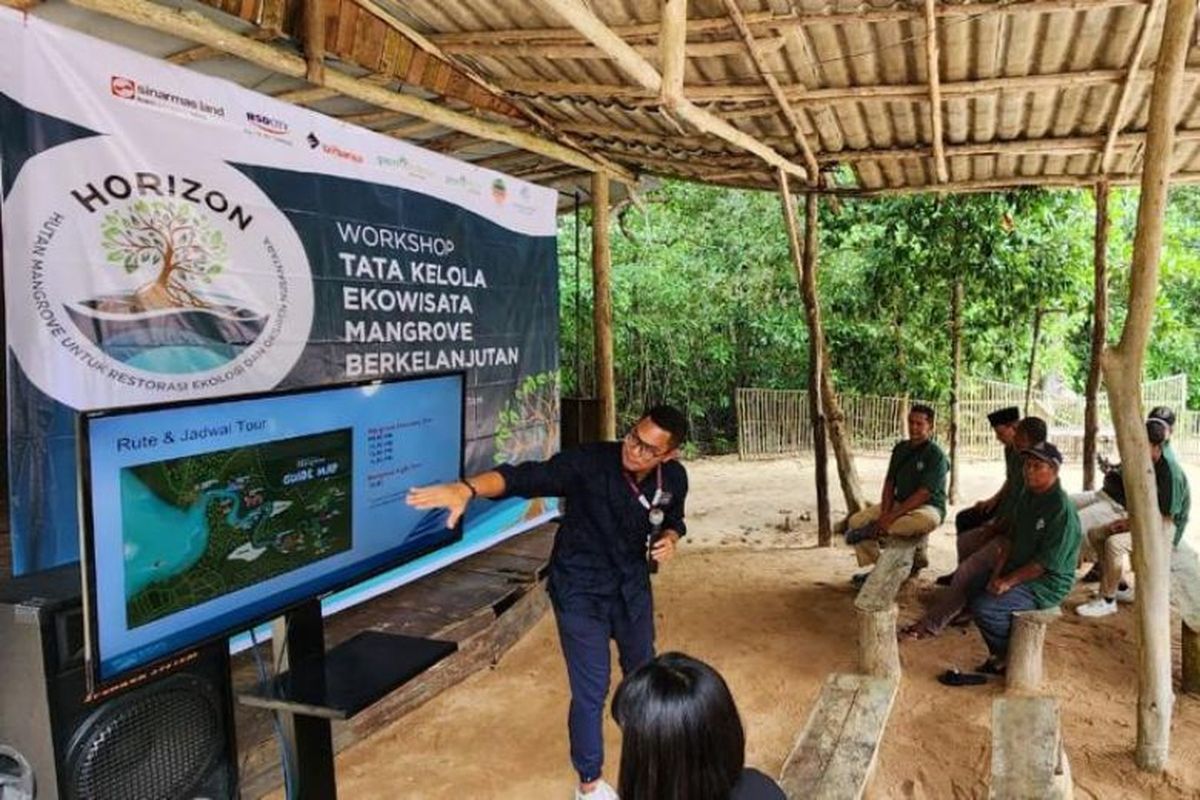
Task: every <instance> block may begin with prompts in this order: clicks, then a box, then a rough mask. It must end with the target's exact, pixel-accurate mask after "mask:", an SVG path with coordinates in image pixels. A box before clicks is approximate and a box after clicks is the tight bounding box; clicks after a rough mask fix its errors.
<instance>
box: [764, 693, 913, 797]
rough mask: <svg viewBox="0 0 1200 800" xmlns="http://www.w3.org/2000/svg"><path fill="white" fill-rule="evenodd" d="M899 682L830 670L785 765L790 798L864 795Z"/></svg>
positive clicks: (784, 777) (785, 784) (783, 783)
mask: <svg viewBox="0 0 1200 800" xmlns="http://www.w3.org/2000/svg"><path fill="white" fill-rule="evenodd" d="M898 686H899V684H898V683H897V682H896V681H894V680H887V679H884V678H876V677H871V676H868V675H850V674H845V673H839V674H835V675H831V676H830V677H829V678H828V680H826V681H825V685H824V686H822V687H821V694H820V696H818V698H817V705H816V707H815V708H813V710H812V713H811V714H810V715H809V717H808V722H807V723H806V724H805V725H804V728H803V730H801V732H800V736H799V737H798V738H797V740H796V745H795V747H793V748H792V752H791V754H790V755H789V756H788V758H787V761H786V762H785V763H784V766H783V774H782V776H781V777H780V785H781V786H782V787H783V791H784V793H785V794H786V795H787V796H788V797H789V798H792V800H858V798H860V797H862V796H863V792H864V791H865V790H866V786H867V783H868V782H869V781H870V779H871V773H872V772H873V771H874V768H875V757H876V755H877V754H878V752H879V742H880V740H882V738H883V731H884V728H885V726H886V725H887V718H888V715H889V714H890V713H891V710H892V702H893V701H894V700H895V699H896V691H897V688H898Z"/></svg>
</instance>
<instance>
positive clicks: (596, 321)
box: [592, 172, 617, 440]
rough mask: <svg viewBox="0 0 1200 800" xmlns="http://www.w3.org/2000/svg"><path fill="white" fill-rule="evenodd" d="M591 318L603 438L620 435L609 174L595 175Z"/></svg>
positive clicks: (598, 173) (593, 184)
mask: <svg viewBox="0 0 1200 800" xmlns="http://www.w3.org/2000/svg"><path fill="white" fill-rule="evenodd" d="M592 304H593V305H592V319H593V328H594V332H595V337H596V340H595V342H594V345H595V348H596V393H597V395H598V397H599V400H600V419H599V426H600V438H601V439H604V440H612V439H616V438H617V392H616V386H615V384H614V382H613V338H612V337H613V332H612V248H611V247H610V243H609V239H608V175H606V174H605V173H602V172H597V173H594V174H593V175H592Z"/></svg>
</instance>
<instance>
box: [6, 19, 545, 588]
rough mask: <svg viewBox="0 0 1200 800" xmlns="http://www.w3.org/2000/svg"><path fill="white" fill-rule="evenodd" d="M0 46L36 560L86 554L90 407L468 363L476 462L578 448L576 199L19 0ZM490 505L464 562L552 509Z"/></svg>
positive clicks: (24, 491) (11, 279)
mask: <svg viewBox="0 0 1200 800" xmlns="http://www.w3.org/2000/svg"><path fill="white" fill-rule="evenodd" d="M0 53H3V54H4V55H3V58H0V178H2V185H0V189H2V201H0V224H2V229H0V230H2V237H3V257H4V289H5V312H6V315H7V321H6V333H7V344H8V353H7V358H8V362H7V366H8V412H9V465H10V478H9V480H10V491H11V504H10V509H11V514H12V520H11V523H12V536H13V567H14V572H15V573H17V574H20V573H24V572H29V571H32V570H35V569H41V568H45V567H50V566H53V565H55V564H59V563H64V562H67V561H71V560H74V559H75V558H77V557H78V529H77V510H76V463H75V458H76V456H75V448H76V443H75V412H76V411H78V410H83V409H94V408H108V407H115V406H130V405H139V404H145V403H161V402H170V401H174V400H188V399H195V398H202V397H215V396H220V395H230V394H241V393H245V392H255V391H265V390H271V389H275V388H288V387H295V386H309V385H315V384H326V383H337V382H340V381H345V380H350V379H362V378H368V377H372V376H379V377H387V376H392V375H402V374H415V373H422V372H431V371H441V370H450V369H463V370H466V371H467V376H468V378H467V383H468V395H467V439H468V444H467V470H468V472H472V471H479V470H483V469H485V468H487V467H489V466H490V465H492V464H494V463H497V462H500V461H515V460H522V459H526V458H542V457H545V456H547V455H549V454H550V453H552V452H553V451H554V450H555V449H556V448H557V444H558V427H557V417H558V405H557V403H558V390H557V380H556V376H557V367H558V355H557V351H558V322H557V320H558V311H557V307H558V290H557V277H556V276H557V254H556V249H555V202H556V197H555V192H554V191H553V190H550V189H546V188H543V187H539V186H535V185H533V184H528V183H525V182H522V181H519V180H515V179H513V178H509V177H505V176H503V175H500V174H499V173H495V172H491V171H489V170H486V169H482V168H478V167H473V166H471V165H469V164H465V163H463V162H459V161H455V160H454V159H451V158H447V157H444V156H440V155H438V154H436V153H431V152H428V151H425V150H422V149H420V148H417V147H413V146H410V145H407V144H405V143H403V142H400V141H398V140H395V139H392V138H390V137H387V136H384V135H381V134H376V133H372V132H370V131H367V130H363V129H360V128H355V127H351V126H348V125H344V124H342V123H339V122H337V121H336V120H334V119H331V118H329V117H325V116H322V115H320V114H317V113H315V112H310V111H306V110H304V109H301V108H297V107H295V106H291V105H288V104H285V103H282V102H278V101H275V100H272V99H271V98H269V97H265V96H263V95H261V94H258V93H255V92H252V91H248V90H245V89H242V88H240V87H238V86H236V85H234V84H231V83H227V82H224V81H221V80H217V79H214V78H210V77H207V76H204V75H200V74H197V73H195V72H192V71H190V70H187V69H184V68H181V67H176V66H173V65H170V64H168V63H165V62H163V61H159V60H157V59H153V58H149V57H146V56H143V55H140V54H138V53H135V52H131V51H128V50H125V49H122V48H119V47H116V46H114V45H111V44H107V43H104V42H101V41H98V40H95V39H92V38H89V37H86V36H83V35H81V34H79V33H75V32H72V31H68V30H65V29H63V28H59V27H56V26H54V25H51V24H49V23H46V22H42V21H39V20H38V19H35V18H30V17H24V16H22V15H20V14H18V13H16V12H13V11H9V10H8V9H3V8H0ZM479 505H480V506H481V507H479V508H473V511H472V514H471V516H470V518H471V519H472V521H473V524H472V525H471V526H470V527H469V528H468V531H467V535H466V537H465V539H464V541H463V543H462V544H461V545H460V546H459V550H460V551H473V550H478V549H481V548H482V547H485V546H487V545H489V544H490V543H491V542H494V541H496V540H497V539H499V538H502V537H503V536H505V535H509V534H511V533H513V532H516V531H517V530H520V529H523V528H524V527H528V526H529V525H530V524H533V523H534V522H536V521H540V520H541V519H542V518H544V516H545V515H546V514H547V513H550V510H549V509H546V508H544V507H543V506H542V505H541V504H540V503H526V502H525V501H510V502H506V503H495V504H486V503H481V504H479ZM462 554H463V553H462V552H456V553H450V554H445V553H443V554H441V555H439V556H438V559H440V561H441V563H444V561H445V560H446V559H447V558H454V557H461V555H462ZM436 565H437V564H435V563H433V562H429V563H424V564H422V563H418V564H417V565H415V566H414V567H413V568H411V569H410V570H409V572H408V573H406V574H408V575H409V576H415V575H416V574H421V573H422V572H426V571H428V570H430V569H432V568H434V567H435V566H436Z"/></svg>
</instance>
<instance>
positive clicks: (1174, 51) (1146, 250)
mask: <svg viewBox="0 0 1200 800" xmlns="http://www.w3.org/2000/svg"><path fill="white" fill-rule="evenodd" d="M1195 15H1196V0H1169V2H1168V4H1167V12H1166V16H1165V18H1164V20H1163V33H1162V43H1161V45H1160V46H1159V51H1158V62H1157V64H1156V65H1155V68H1154V86H1153V88H1152V89H1151V93H1150V113H1149V125H1148V132H1147V135H1146V153H1145V157H1144V160H1143V168H1142V192H1141V199H1140V201H1139V203H1138V217H1137V232H1136V233H1135V235H1134V240H1133V260H1132V264H1131V265H1130V277H1129V300H1128V303H1127V304H1126V307H1127V308H1128V309H1129V310H1128V314H1127V316H1126V318H1125V325H1124V328H1123V329H1122V331H1121V340H1120V342H1118V343H1117V345H1116V346H1115V347H1111V348H1108V347H1106V348H1105V350H1104V356H1103V358H1102V362H1101V363H1102V364H1103V368H1104V381H1105V383H1106V384H1107V386H1108V398H1109V406H1110V407H1111V409H1112V414H1113V426H1114V428H1115V429H1116V433H1117V447H1118V449H1119V450H1120V454H1121V464H1122V469H1121V474H1122V477H1123V478H1124V480H1125V494H1126V498H1127V508H1128V509H1129V520H1130V528H1131V529H1132V533H1133V542H1134V546H1133V561H1134V570H1135V571H1136V572H1137V575H1138V592H1137V599H1136V602H1135V603H1134V612H1135V615H1136V617H1137V629H1138V637H1137V643H1138V725H1137V727H1138V733H1137V748H1136V750H1135V754H1134V755H1135V760H1136V761H1137V765H1138V767H1140V768H1141V769H1143V770H1146V771H1148V772H1161V771H1162V770H1164V769H1165V768H1166V765H1167V759H1168V756H1169V754H1170V743H1171V710H1172V706H1173V704H1174V694H1173V691H1172V686H1171V628H1170V623H1171V604H1170V590H1171V581H1170V567H1171V551H1170V548H1171V544H1170V542H1168V541H1167V539H1166V538H1165V537H1164V536H1163V535H1162V525H1161V520H1160V517H1159V513H1158V504H1157V498H1156V496H1155V489H1154V469H1153V465H1152V464H1151V461H1150V448H1149V444H1148V441H1147V438H1146V427H1145V420H1144V417H1143V415H1142V401H1141V385H1140V384H1141V379H1142V373H1143V369H1144V367H1145V360H1146V345H1147V343H1148V341H1149V338H1150V329H1151V326H1152V324H1153V322H1154V301H1155V295H1156V293H1157V290H1158V261H1159V258H1160V257H1161V255H1162V239H1163V217H1164V215H1165V213H1166V204H1167V181H1168V180H1169V176H1170V171H1171V155H1172V151H1173V148H1174V139H1175V119H1176V116H1177V114H1178V113H1179V109H1180V106H1181V105H1182V104H1181V102H1180V97H1181V89H1182V87H1183V69H1184V64H1185V62H1186V59H1187V51H1188V45H1189V43H1190V42H1191V38H1192V27H1193V23H1194V22H1195Z"/></svg>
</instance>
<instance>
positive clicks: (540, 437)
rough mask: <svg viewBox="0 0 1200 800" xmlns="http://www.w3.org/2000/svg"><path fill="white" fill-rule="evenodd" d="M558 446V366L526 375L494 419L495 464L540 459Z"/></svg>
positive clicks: (547, 455)
mask: <svg viewBox="0 0 1200 800" xmlns="http://www.w3.org/2000/svg"><path fill="white" fill-rule="evenodd" d="M557 446H558V370H552V371H549V372H539V373H536V374H533V375H527V376H526V377H525V379H524V380H522V381H521V383H520V384H519V385H518V386H517V390H516V392H515V393H514V394H513V396H512V398H511V399H510V400H509V401H508V402H507V403H505V404H504V408H503V409H501V411H500V414H499V416H498V417H497V419H496V455H495V457H494V460H495V462H496V463H497V464H505V463H508V464H515V463H517V462H519V461H529V460H541V459H546V458H549V457H550V456H552V455H553V454H554V450H555V448H556V447H557Z"/></svg>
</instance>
